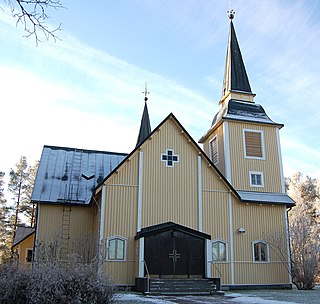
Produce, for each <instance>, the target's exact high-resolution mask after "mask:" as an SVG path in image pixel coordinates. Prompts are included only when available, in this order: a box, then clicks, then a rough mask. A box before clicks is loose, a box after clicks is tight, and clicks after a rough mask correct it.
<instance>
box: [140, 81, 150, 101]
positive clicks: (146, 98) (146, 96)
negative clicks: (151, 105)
mask: <svg viewBox="0 0 320 304" xmlns="http://www.w3.org/2000/svg"><path fill="white" fill-rule="evenodd" d="M142 93H143V94H144V101H147V100H148V94H150V92H148V88H147V82H146V84H145V88H144V92H142Z"/></svg>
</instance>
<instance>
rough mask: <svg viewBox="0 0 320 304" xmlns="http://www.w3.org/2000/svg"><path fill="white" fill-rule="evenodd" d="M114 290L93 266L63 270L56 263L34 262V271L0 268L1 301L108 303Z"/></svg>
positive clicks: (10, 266) (9, 266)
mask: <svg viewBox="0 0 320 304" xmlns="http://www.w3.org/2000/svg"><path fill="white" fill-rule="evenodd" d="M113 299H114V290H113V288H112V286H111V284H110V282H109V281H108V279H107V278H106V277H105V276H102V275H97V272H96V269H95V267H94V266H93V265H91V264H90V265H78V266H75V267H72V268H69V269H67V270H66V269H63V268H60V267H58V266H57V265H55V264H49V263H47V264H40V265H35V266H34V267H33V269H32V270H22V269H17V268H16V267H15V265H13V264H12V265H5V266H2V267H1V268H0V303H3V304H7V303H17V304H20V303H21V304H22V303H26V304H40V303H52V304H55V303H72V304H77V303H79V304H80V303H93V304H95V303H96V304H102V303H103V304H108V303H112V302H113Z"/></svg>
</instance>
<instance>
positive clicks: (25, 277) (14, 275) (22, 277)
mask: <svg viewBox="0 0 320 304" xmlns="http://www.w3.org/2000/svg"><path fill="white" fill-rule="evenodd" d="M28 282H29V273H28V272H27V270H25V269H20V270H18V263H16V262H15V263H7V264H4V265H0V303H1V304H9V303H15V304H23V303H27V298H26V296H27V288H28Z"/></svg>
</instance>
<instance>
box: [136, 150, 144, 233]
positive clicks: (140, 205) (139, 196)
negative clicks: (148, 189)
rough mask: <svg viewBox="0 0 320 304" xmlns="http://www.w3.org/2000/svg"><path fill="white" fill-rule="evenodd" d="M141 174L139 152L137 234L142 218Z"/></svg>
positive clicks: (141, 158)
mask: <svg viewBox="0 0 320 304" xmlns="http://www.w3.org/2000/svg"><path fill="white" fill-rule="evenodd" d="M142 173H143V152H142V151H140V152H139V171H138V214H137V232H139V231H140V230H141V217H142Z"/></svg>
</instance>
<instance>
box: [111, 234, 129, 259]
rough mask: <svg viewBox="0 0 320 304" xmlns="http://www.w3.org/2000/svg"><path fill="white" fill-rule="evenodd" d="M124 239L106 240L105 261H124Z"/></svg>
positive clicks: (125, 243) (125, 241) (113, 238)
mask: <svg viewBox="0 0 320 304" xmlns="http://www.w3.org/2000/svg"><path fill="white" fill-rule="evenodd" d="M126 245H127V240H126V239H125V238H122V237H119V236H115V237H110V238H108V239H107V260H109V261H124V260H125V259H126Z"/></svg>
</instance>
